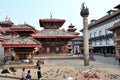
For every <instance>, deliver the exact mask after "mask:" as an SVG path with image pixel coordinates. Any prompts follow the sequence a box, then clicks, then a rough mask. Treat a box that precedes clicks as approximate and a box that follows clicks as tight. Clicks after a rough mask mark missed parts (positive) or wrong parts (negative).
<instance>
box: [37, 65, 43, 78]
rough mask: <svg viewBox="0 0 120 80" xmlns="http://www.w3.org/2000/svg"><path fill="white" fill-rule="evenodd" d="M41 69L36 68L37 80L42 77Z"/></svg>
mask: <svg viewBox="0 0 120 80" xmlns="http://www.w3.org/2000/svg"><path fill="white" fill-rule="evenodd" d="M40 69H41V67H38V71H37V77H38V80H40V78H41V77H42V74H41V70H40Z"/></svg>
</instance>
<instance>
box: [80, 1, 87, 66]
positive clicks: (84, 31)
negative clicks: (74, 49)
mask: <svg viewBox="0 0 120 80" xmlns="http://www.w3.org/2000/svg"><path fill="white" fill-rule="evenodd" d="M80 14H81V16H82V17H83V38H84V66H89V40H88V19H87V17H88V15H89V11H88V8H87V7H85V6H84V3H83V4H82V9H81V12H80Z"/></svg>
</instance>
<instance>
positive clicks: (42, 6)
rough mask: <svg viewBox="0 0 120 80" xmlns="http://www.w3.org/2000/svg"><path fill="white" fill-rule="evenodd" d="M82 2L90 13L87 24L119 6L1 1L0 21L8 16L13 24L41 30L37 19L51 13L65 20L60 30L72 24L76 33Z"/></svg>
mask: <svg viewBox="0 0 120 80" xmlns="http://www.w3.org/2000/svg"><path fill="white" fill-rule="evenodd" d="M83 2H85V5H86V6H87V7H88V8H89V11H90V15H89V16H88V21H89V22H90V20H92V19H99V18H101V17H102V16H104V15H106V14H107V13H106V12H107V11H108V10H110V9H114V7H115V6H116V5H118V4H120V0H1V1H0V20H1V21H3V20H4V19H5V17H6V16H8V17H10V19H11V21H12V22H13V23H14V24H23V23H24V22H26V23H28V24H30V25H32V26H34V27H35V28H36V29H39V30H41V29H42V28H40V26H39V19H44V18H50V12H51V13H52V16H53V18H56V19H65V20H66V22H65V24H64V25H63V26H62V29H63V28H64V29H65V30H66V29H67V28H68V26H69V25H70V24H71V23H72V24H73V25H75V28H77V29H78V30H77V32H78V31H80V30H81V29H82V27H83V26H82V24H83V23H82V17H81V16H80V9H81V4H82V3H83Z"/></svg>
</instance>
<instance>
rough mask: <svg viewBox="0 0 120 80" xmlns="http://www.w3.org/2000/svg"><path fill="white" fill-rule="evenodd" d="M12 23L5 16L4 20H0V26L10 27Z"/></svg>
mask: <svg viewBox="0 0 120 80" xmlns="http://www.w3.org/2000/svg"><path fill="white" fill-rule="evenodd" d="M13 24H14V23H13V22H11V20H10V18H8V17H6V19H5V21H1V22H0V26H1V27H11V26H12V25H13Z"/></svg>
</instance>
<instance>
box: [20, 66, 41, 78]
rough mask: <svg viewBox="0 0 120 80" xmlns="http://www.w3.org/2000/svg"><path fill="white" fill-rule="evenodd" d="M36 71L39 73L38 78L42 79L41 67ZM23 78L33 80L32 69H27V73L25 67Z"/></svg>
mask: <svg viewBox="0 0 120 80" xmlns="http://www.w3.org/2000/svg"><path fill="white" fill-rule="evenodd" d="M36 73H37V78H38V80H40V78H41V77H42V74H41V67H38V70H37V72H36ZM21 80H32V76H31V74H30V70H28V71H27V74H26V72H25V68H23V70H22V78H21Z"/></svg>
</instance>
